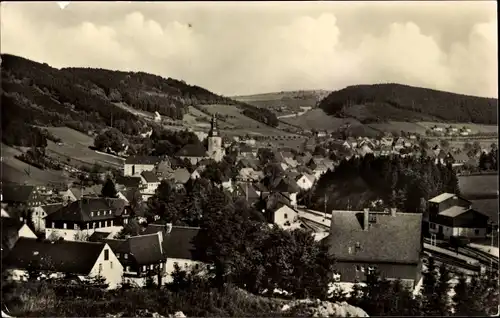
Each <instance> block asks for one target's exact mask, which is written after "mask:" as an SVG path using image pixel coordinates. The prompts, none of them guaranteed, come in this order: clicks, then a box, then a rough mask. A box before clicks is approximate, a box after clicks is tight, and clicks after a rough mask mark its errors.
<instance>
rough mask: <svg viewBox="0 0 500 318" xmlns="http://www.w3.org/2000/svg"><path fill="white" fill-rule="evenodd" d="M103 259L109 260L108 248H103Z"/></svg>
mask: <svg viewBox="0 0 500 318" xmlns="http://www.w3.org/2000/svg"><path fill="white" fill-rule="evenodd" d="M104 260H105V261H109V250H107V249H106V250H104Z"/></svg>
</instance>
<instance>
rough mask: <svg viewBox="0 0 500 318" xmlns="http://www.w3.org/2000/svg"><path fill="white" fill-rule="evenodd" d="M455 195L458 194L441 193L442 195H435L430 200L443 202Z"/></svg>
mask: <svg viewBox="0 0 500 318" xmlns="http://www.w3.org/2000/svg"><path fill="white" fill-rule="evenodd" d="M454 196H456V194H454V193H446V192H445V193H441V194H440V195H438V196H435V197H434V198H432V199H430V200H429V202H432V203H441V202H444V201H446V200H448V199H451V198H453V197H454Z"/></svg>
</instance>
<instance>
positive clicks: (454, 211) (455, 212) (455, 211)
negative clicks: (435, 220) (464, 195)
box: [439, 206, 469, 218]
mask: <svg viewBox="0 0 500 318" xmlns="http://www.w3.org/2000/svg"><path fill="white" fill-rule="evenodd" d="M467 211H469V209H468V208H464V207H461V206H452V207H450V208H448V209H446V210H443V211H441V212H439V215H443V216H448V217H450V218H454V217H457V216H459V215H460V214H463V213H465V212H467Z"/></svg>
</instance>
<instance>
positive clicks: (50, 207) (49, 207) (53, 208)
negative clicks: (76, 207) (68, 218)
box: [41, 203, 64, 215]
mask: <svg viewBox="0 0 500 318" xmlns="http://www.w3.org/2000/svg"><path fill="white" fill-rule="evenodd" d="M63 206H64V205H63V204H62V203H52V204H46V205H42V206H41V208H42V209H43V210H44V211H45V213H47V215H50V214H52V213H54V212H56V211H57V210H59V209H61V208H62V207H63Z"/></svg>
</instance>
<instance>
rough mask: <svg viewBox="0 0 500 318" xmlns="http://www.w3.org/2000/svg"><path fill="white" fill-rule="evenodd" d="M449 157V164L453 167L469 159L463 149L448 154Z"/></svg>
mask: <svg viewBox="0 0 500 318" xmlns="http://www.w3.org/2000/svg"><path fill="white" fill-rule="evenodd" d="M449 155H450V157H451V158H450V159H451V162H450V163H451V164H452V166H453V167H459V166H463V165H464V164H465V163H466V162H467V161H469V156H467V154H466V153H465V152H463V151H460V152H457V153H455V154H451V153H450V154H449Z"/></svg>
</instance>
